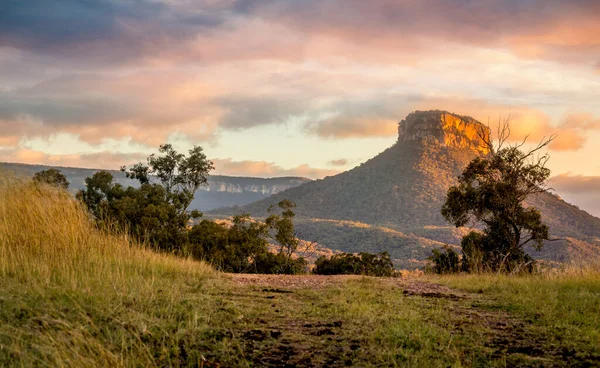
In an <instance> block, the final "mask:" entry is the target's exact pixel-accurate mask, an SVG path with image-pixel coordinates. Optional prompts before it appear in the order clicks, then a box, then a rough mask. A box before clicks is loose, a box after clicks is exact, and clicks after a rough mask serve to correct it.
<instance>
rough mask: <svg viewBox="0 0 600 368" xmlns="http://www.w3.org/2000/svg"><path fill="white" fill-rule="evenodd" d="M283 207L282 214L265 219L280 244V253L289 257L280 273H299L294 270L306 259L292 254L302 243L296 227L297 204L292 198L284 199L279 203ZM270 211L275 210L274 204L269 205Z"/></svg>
mask: <svg viewBox="0 0 600 368" xmlns="http://www.w3.org/2000/svg"><path fill="white" fill-rule="evenodd" d="M277 206H278V207H279V208H280V209H281V214H272V215H270V216H269V217H267V219H266V220H265V223H266V225H267V227H268V229H269V230H270V233H269V235H270V237H271V239H273V240H274V241H275V242H276V243H277V245H278V246H279V250H278V255H279V258H281V259H287V261H286V262H285V263H284V266H283V269H282V270H281V272H279V273H289V274H293V273H298V272H296V271H294V270H296V269H297V268H299V267H301V266H300V265H299V264H298V263H302V265H305V263H306V262H305V260H304V259H303V258H302V257H299V258H297V259H293V258H292V255H293V254H294V253H295V252H296V251H297V250H298V244H299V243H300V241H299V239H298V237H297V234H296V230H295V227H294V217H295V216H296V214H295V213H294V211H293V208H295V207H296V204H295V203H294V202H292V201H290V200H287V199H284V200H282V201H281V202H279V203H278V204H277ZM268 211H269V212H273V211H274V208H273V206H271V207H269V209H268Z"/></svg>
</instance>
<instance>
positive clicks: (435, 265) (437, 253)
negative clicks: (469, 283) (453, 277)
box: [425, 246, 461, 274]
mask: <svg viewBox="0 0 600 368" xmlns="http://www.w3.org/2000/svg"><path fill="white" fill-rule="evenodd" d="M432 253H433V254H432V255H431V256H430V257H429V260H430V261H431V264H432V265H431V266H430V269H428V268H425V269H426V271H431V272H433V273H438V274H448V273H456V272H459V271H460V270H461V262H460V258H459V255H458V253H456V252H455V251H454V249H452V248H450V247H448V246H445V247H444V249H443V250H440V249H434V250H433V251H432Z"/></svg>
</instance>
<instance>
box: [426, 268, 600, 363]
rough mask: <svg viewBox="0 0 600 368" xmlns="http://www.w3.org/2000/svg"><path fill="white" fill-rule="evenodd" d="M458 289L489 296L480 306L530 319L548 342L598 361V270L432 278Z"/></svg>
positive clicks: (599, 355) (599, 300)
mask: <svg viewBox="0 0 600 368" xmlns="http://www.w3.org/2000/svg"><path fill="white" fill-rule="evenodd" d="M431 281H433V282H440V283H443V284H446V285H448V286H451V287H453V288H456V289H461V290H465V291H468V292H476V293H481V294H482V295H485V296H487V297H488V298H486V300H485V302H483V303H481V305H479V307H480V308H489V309H498V310H504V311H507V312H510V313H511V314H512V315H514V316H516V317H518V318H520V319H522V320H524V321H526V322H527V323H529V324H531V326H532V328H534V329H536V330H537V331H538V332H539V333H540V334H544V335H545V336H546V347H547V348H551V347H552V346H554V347H559V348H560V349H566V350H573V351H575V352H579V355H580V356H582V357H586V356H589V355H592V356H595V357H596V358H598V359H599V360H598V361H597V363H596V364H598V365H600V272H598V271H597V269H588V270H585V271H584V272H573V270H566V271H564V272H563V273H560V274H552V275H538V276H529V277H527V276H522V277H508V276H501V275H460V276H447V277H440V278H432V279H431Z"/></svg>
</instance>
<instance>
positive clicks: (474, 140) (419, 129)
mask: <svg viewBox="0 0 600 368" xmlns="http://www.w3.org/2000/svg"><path fill="white" fill-rule="evenodd" d="M481 137H485V139H487V140H489V137H490V129H489V128H488V127H487V126H485V125H483V124H481V123H480V122H478V121H477V120H475V119H473V118H471V117H469V116H461V115H457V114H452V113H449V112H447V111H440V110H432V111H415V112H413V113H411V114H409V115H408V116H407V117H406V118H405V119H404V120H402V121H401V122H400V123H399V124H398V142H399V143H402V142H408V141H421V140H429V141H435V142H436V143H438V144H440V145H444V146H447V147H456V148H468V149H471V150H473V151H475V152H476V153H478V154H483V155H485V154H487V153H488V152H489V148H488V146H487V145H486V144H485V142H484V140H483V139H482V138H481Z"/></svg>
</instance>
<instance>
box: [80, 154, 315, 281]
mask: <svg viewBox="0 0 600 368" xmlns="http://www.w3.org/2000/svg"><path fill="white" fill-rule="evenodd" d="M212 169H213V164H212V162H210V161H208V160H207V158H206V156H205V154H204V153H203V151H202V148H200V147H194V148H193V149H191V150H190V151H189V155H188V156H185V155H183V154H180V153H178V152H177V151H175V150H174V149H173V147H172V146H171V145H169V144H165V145H161V146H160V148H159V155H154V154H153V155H151V156H150V157H148V160H147V164H143V163H138V164H136V165H134V166H133V167H132V168H130V169H129V170H127V169H126V168H125V167H123V168H122V169H121V170H122V171H123V172H126V175H127V177H128V178H130V179H135V180H137V181H139V183H140V187H139V188H134V187H131V186H130V187H127V188H124V187H123V186H122V185H120V184H119V183H116V182H115V180H114V176H113V175H112V174H111V173H109V172H106V171H99V172H97V173H95V174H94V175H93V176H92V177H90V178H87V179H86V180H85V183H86V188H85V189H84V190H81V191H80V192H79V193H78V195H77V197H78V198H79V199H80V200H81V201H82V202H83V203H85V205H86V206H87V208H88V209H89V211H90V213H91V214H92V215H93V217H94V218H95V219H96V221H97V223H98V224H99V226H100V227H101V228H104V227H107V226H108V227H111V226H114V227H116V228H118V229H120V230H121V231H126V232H128V233H129V234H130V236H132V237H133V238H134V239H135V240H136V241H138V242H141V243H144V244H148V245H150V246H151V247H152V248H153V249H154V250H158V251H163V252H169V253H173V254H176V255H179V256H191V257H193V258H195V259H198V260H204V261H207V262H209V263H211V264H212V265H213V266H214V267H216V268H217V269H219V270H221V271H224V272H238V273H242V272H245V273H248V272H250V273H287V274H294V273H303V272H306V261H305V260H304V258H302V257H292V256H294V255H295V252H296V249H297V247H298V239H297V238H296V234H295V230H294V223H293V217H294V212H293V211H292V208H293V207H294V206H295V204H294V203H292V202H290V201H282V202H281V203H280V208H281V209H282V210H283V212H282V214H281V215H277V214H273V215H271V216H270V217H269V218H267V220H266V223H260V222H256V221H252V219H251V218H250V216H248V215H237V216H233V220H232V225H231V226H226V225H224V224H218V223H216V222H211V221H208V220H203V221H201V222H200V223H198V224H196V225H193V226H191V228H190V226H189V225H190V224H189V222H190V220H191V219H198V218H200V217H201V216H202V214H201V213H200V212H199V211H191V212H188V207H189V206H190V204H191V203H192V201H193V199H194V194H195V193H196V191H197V190H198V189H199V188H200V187H201V186H202V185H206V183H207V180H208V179H207V178H208V174H209V172H210V170H212ZM269 237H271V238H272V239H273V240H274V241H276V242H277V244H279V246H280V249H279V252H278V254H276V255H272V254H270V253H269V251H268V239H269Z"/></svg>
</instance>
